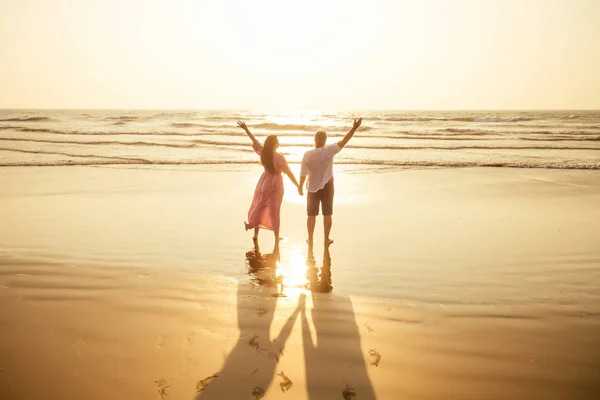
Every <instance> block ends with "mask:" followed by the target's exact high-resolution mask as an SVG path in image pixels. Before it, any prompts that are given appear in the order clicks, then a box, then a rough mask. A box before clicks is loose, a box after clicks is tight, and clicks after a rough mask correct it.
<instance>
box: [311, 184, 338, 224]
mask: <svg viewBox="0 0 600 400" xmlns="http://www.w3.org/2000/svg"><path fill="white" fill-rule="evenodd" d="M333 192H334V188H333V181H330V182H328V183H327V185H325V187H324V188H323V189H321V190H318V191H316V192H314V193H311V192H308V194H307V201H306V212H307V214H308V216H309V217H316V216H317V215H319V205H321V208H322V209H323V215H325V216H330V215H333Z"/></svg>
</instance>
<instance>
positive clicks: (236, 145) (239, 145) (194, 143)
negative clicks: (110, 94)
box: [0, 137, 600, 152]
mask: <svg viewBox="0 0 600 400" xmlns="http://www.w3.org/2000/svg"><path fill="white" fill-rule="evenodd" d="M0 141H4V142H33V143H52V144H72V145H81V146H106V145H108V146H115V145H117V146H154V147H170V148H182V149H185V148H194V147H202V146H214V147H228V148H230V149H235V150H240V151H248V152H252V151H253V150H252V149H251V147H250V145H249V144H248V143H245V142H233V141H223V140H208V139H194V140H185V141H183V143H165V142H150V141H120V140H82V141H78V140H58V139H40V138H17V137H0ZM280 147H281V148H287V147H305V148H307V149H308V148H312V143H310V142H306V141H305V142H288V143H280ZM346 148H350V149H361V150H467V149H476V150H590V151H595V150H598V151H600V146H597V147H592V146H560V145H497V144H494V145H481V144H465V145H420V146H414V145H402V144H383V145H378V144H364V145H361V144H352V143H351V144H348V145H346Z"/></svg>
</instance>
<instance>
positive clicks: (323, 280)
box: [306, 245, 333, 293]
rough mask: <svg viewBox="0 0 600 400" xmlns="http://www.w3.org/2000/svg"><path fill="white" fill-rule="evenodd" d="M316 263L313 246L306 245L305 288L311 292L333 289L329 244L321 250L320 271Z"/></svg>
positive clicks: (323, 291) (325, 291) (326, 291)
mask: <svg viewBox="0 0 600 400" xmlns="http://www.w3.org/2000/svg"><path fill="white" fill-rule="evenodd" d="M316 264H317V263H316V260H315V255H314V252H313V246H312V245H311V246H309V247H308V255H307V257H306V279H307V280H308V283H307V284H306V288H307V289H308V290H310V291H311V292H318V293H329V292H331V291H332V290H333V285H332V283H331V254H330V253H329V246H326V247H325V250H324V252H323V267H322V268H321V270H320V271H319V269H318V268H317V266H316Z"/></svg>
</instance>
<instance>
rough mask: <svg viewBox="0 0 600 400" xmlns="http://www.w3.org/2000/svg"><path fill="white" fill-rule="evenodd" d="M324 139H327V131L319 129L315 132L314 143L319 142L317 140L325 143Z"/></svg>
mask: <svg viewBox="0 0 600 400" xmlns="http://www.w3.org/2000/svg"><path fill="white" fill-rule="evenodd" d="M326 141H327V132H325V131H319V132H317V133H315V143H319V142H323V143H325V142H326Z"/></svg>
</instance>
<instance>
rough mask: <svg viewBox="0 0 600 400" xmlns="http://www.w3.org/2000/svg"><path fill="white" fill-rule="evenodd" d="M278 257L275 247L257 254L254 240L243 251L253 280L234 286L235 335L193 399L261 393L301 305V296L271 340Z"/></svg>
mask: <svg viewBox="0 0 600 400" xmlns="http://www.w3.org/2000/svg"><path fill="white" fill-rule="evenodd" d="M278 259H279V250H278V249H277V248H276V249H275V250H274V251H273V253H269V254H261V252H260V249H259V246H258V242H255V244H254V248H253V249H252V250H251V251H249V252H247V253H246V262H247V265H248V268H249V272H250V274H251V277H252V279H253V282H240V283H239V285H238V290H237V319H238V326H239V330H240V334H239V338H238V340H237V343H236V344H235V345H234V347H233V349H232V350H231V352H230V353H229V355H228V356H227V359H226V361H225V363H224V365H223V368H222V369H221V371H219V372H218V373H216V374H214V375H213V376H209V377H207V378H204V379H202V380H200V381H199V382H198V384H197V386H196V390H197V392H198V394H197V395H196V399H197V400H200V399H201V400H206V399H210V400H212V399H215V400H216V399H253V400H259V399H261V398H262V397H263V396H264V395H265V392H266V390H267V389H268V387H269V385H270V384H271V382H272V380H273V378H274V374H275V368H276V366H277V363H278V362H279V358H280V357H281V356H282V355H283V349H284V345H285V342H286V341H287V339H288V337H289V335H290V333H291V331H292V327H293V325H294V322H295V320H296V317H297V316H298V314H299V312H300V311H301V309H302V308H303V306H304V296H302V297H301V298H300V299H299V302H298V306H297V307H296V309H295V311H294V312H293V313H292V315H291V316H290V317H289V318H288V319H287V321H286V323H285V324H284V326H283V328H282V329H281V332H280V333H279V335H278V336H277V337H275V338H273V339H271V336H270V330H271V323H272V321H273V317H274V314H275V309H276V306H277V301H278V298H279V296H278V294H279V293H278V291H277V279H276V269H277V261H278ZM256 283H258V284H259V285H256ZM284 382H285V379H284Z"/></svg>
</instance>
